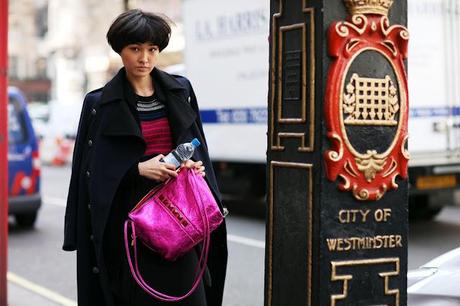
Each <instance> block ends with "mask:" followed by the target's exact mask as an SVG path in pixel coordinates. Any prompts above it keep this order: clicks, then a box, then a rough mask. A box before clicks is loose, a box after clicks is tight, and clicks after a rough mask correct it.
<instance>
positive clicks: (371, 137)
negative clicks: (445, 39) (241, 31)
mask: <svg viewBox="0 0 460 306" xmlns="http://www.w3.org/2000/svg"><path fill="white" fill-rule="evenodd" d="M406 14H407V4H406V1H405V0H395V1H394V3H393V0H343V1H342V0H327V1H319V0H317V1H313V0H303V1H287V0H284V1H283V0H276V1H275V0H272V1H271V24H270V81H269V82H270V83H269V101H268V105H269V111H268V114H269V122H268V148H267V158H268V160H267V173H268V182H267V184H268V210H267V211H268V217H267V244H266V264H265V266H266V269H265V270H266V273H265V305H266V306H297V305H299V306H300V305H310V306H325V305H335V306H341V305H353V306H361V305H362V306H365V305H366V306H369V305H395V306H404V305H406V300H407V295H406V289H407V284H406V282H407V278H406V274H407V233H408V214H407V207H408V206H407V201H408V183H407V163H408V159H409V153H408V152H407V119H408V94H407V76H406V67H405V60H406V58H407V45H408V39H409V35H408V31H407V29H406V28H405V27H404V25H405V24H406V23H407V17H406Z"/></svg>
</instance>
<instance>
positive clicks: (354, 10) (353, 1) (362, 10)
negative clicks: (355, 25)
mask: <svg viewBox="0 0 460 306" xmlns="http://www.w3.org/2000/svg"><path fill="white" fill-rule="evenodd" d="M344 1H345V5H346V6H347V8H348V11H349V12H350V14H352V15H358V14H377V15H384V16H387V15H388V11H389V10H390V7H391V6H392V5H393V1H394V0H344Z"/></svg>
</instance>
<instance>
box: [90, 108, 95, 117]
mask: <svg viewBox="0 0 460 306" xmlns="http://www.w3.org/2000/svg"><path fill="white" fill-rule="evenodd" d="M91 115H93V116H94V115H96V109H95V108H93V109H92V110H91Z"/></svg>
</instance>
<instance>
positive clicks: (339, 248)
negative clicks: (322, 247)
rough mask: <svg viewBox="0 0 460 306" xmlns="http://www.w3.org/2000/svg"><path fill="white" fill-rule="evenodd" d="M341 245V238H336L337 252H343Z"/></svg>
mask: <svg viewBox="0 0 460 306" xmlns="http://www.w3.org/2000/svg"><path fill="white" fill-rule="evenodd" d="M342 244H343V239H342V238H338V239H337V251H343V247H342Z"/></svg>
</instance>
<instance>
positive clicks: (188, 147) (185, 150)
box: [162, 138, 201, 168]
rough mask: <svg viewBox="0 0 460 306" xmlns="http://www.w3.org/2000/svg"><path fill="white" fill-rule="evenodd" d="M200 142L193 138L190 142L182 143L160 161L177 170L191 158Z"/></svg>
mask: <svg viewBox="0 0 460 306" xmlns="http://www.w3.org/2000/svg"><path fill="white" fill-rule="evenodd" d="M200 144H201V143H200V141H199V140H198V139H196V138H194V139H193V140H192V141H191V142H186V143H182V144H180V145H178V146H177V148H176V149H175V150H172V151H171V152H170V153H169V154H168V155H166V156H165V157H164V158H163V160H162V161H164V162H165V163H168V164H173V165H175V166H176V168H178V167H179V166H180V164H181V163H182V162H184V161H186V160H188V159H190V158H191V157H192V156H193V152H194V151H195V149H196V148H197V147H198V146H199V145H200Z"/></svg>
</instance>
